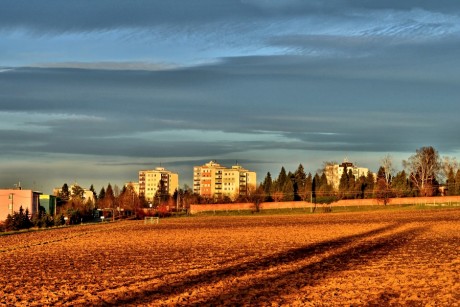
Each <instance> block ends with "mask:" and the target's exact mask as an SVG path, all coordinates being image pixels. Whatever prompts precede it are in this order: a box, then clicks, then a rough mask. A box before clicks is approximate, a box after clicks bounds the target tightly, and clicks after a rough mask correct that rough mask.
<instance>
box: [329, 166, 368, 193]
mask: <svg viewBox="0 0 460 307" xmlns="http://www.w3.org/2000/svg"><path fill="white" fill-rule="evenodd" d="M345 170H346V171H347V172H349V171H350V170H351V171H352V173H353V175H354V176H355V178H359V177H361V176H367V175H368V173H369V169H368V168H365V167H358V166H356V165H354V164H353V163H351V162H349V161H348V160H347V159H345V160H344V161H343V163H342V164H333V165H327V166H326V169H325V173H326V178H327V182H328V183H329V184H332V187H333V188H334V190H338V188H339V184H340V178H342V175H343V173H344V171H345Z"/></svg>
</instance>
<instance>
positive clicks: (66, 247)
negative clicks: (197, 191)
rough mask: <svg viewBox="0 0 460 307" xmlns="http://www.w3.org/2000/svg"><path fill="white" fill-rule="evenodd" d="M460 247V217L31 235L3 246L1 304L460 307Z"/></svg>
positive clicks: (110, 228) (220, 222) (125, 225)
mask: <svg viewBox="0 0 460 307" xmlns="http://www.w3.org/2000/svg"><path fill="white" fill-rule="evenodd" d="M459 242H460V210H459V209H443V210H418V211H417V210H414V211H394V212H392V211H373V212H358V213H340V214H313V215H311V214H308V215H286V216H243V217H241V216H238V217H237V216H233V217H232V216H229V217H191V218H177V219H162V220H161V222H160V224H159V225H144V224H143V222H142V221H125V222H117V223H111V224H109V223H107V224H100V225H88V226H78V227H69V228H62V229H56V230H49V231H42V232H30V233H23V234H18V235H11V236H2V237H0V259H1V260H0V261H1V262H0V264H1V271H0V304H2V305H31V306H33V305H73V306H78V305H106V306H111V305H113V306H115V305H116V306H118V305H133V306H135V305H152V306H175V305H177V306H184V305H214V306H215V305H256V306H280V305H285V306H318V305H353V306H359V305H379V306H381V305H392V304H397V305H399V304H406V305H415V306H417V305H423V306H426V305H433V306H434V305H437V306H456V305H457V306H458V302H459V301H460V286H459V285H460V277H459V276H460V243H459Z"/></svg>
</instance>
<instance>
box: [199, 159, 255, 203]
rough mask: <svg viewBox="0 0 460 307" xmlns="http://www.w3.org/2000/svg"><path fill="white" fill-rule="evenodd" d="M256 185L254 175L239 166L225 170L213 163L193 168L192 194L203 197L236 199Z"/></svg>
mask: <svg viewBox="0 0 460 307" xmlns="http://www.w3.org/2000/svg"><path fill="white" fill-rule="evenodd" d="M256 185H257V178H256V173H255V172H252V171H249V170H247V169H244V168H243V167H241V166H240V165H234V166H232V167H231V168H226V167H225V166H222V165H220V164H219V163H217V162H215V161H210V162H209V163H206V164H204V165H202V166H195V167H194V168H193V192H194V193H197V194H199V195H201V196H203V197H216V198H218V197H224V196H228V197H230V198H231V199H236V198H237V197H238V196H244V195H247V194H248V192H249V191H251V189H255V188H256Z"/></svg>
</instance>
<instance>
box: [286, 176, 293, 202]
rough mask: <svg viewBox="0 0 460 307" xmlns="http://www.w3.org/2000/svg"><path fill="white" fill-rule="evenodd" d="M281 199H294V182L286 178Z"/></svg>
mask: <svg viewBox="0 0 460 307" xmlns="http://www.w3.org/2000/svg"><path fill="white" fill-rule="evenodd" d="M283 200H284V201H293V200H294V184H293V181H292V180H286V182H285V184H284V187H283Z"/></svg>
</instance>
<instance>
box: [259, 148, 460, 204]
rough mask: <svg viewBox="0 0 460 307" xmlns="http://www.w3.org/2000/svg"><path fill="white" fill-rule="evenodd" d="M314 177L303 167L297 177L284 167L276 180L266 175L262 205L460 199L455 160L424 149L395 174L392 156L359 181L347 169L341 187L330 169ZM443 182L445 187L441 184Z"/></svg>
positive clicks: (260, 192) (260, 195) (459, 174)
mask: <svg viewBox="0 0 460 307" xmlns="http://www.w3.org/2000/svg"><path fill="white" fill-rule="evenodd" d="M332 164H336V163H333V162H325V163H324V167H323V169H322V170H321V171H319V172H317V173H316V174H315V175H314V176H313V175H312V174H311V173H309V174H306V173H305V171H304V167H303V166H302V164H300V165H299V167H298V168H297V170H296V171H295V172H294V173H291V172H289V173H286V170H285V169H284V167H282V168H281V171H280V173H279V175H278V177H277V178H276V179H272V176H271V174H270V173H267V175H266V177H265V179H264V181H263V182H262V183H261V184H260V186H259V187H258V188H257V191H256V194H257V195H258V196H259V199H261V200H263V201H268V202H270V201H299V200H303V201H310V202H319V203H327V202H331V201H335V200H340V199H363V198H377V199H380V200H382V201H383V202H384V203H387V202H388V200H389V199H390V198H392V197H417V196H437V195H448V196H454V195H460V168H459V163H458V162H457V161H456V160H455V158H449V157H444V158H443V159H441V157H440V155H439V153H438V152H437V151H436V150H435V149H434V148H433V147H421V148H420V149H417V150H416V152H415V154H414V155H412V156H410V157H409V159H408V160H404V161H402V164H403V167H404V170H401V171H399V172H396V171H395V169H394V168H393V161H392V159H391V156H389V155H387V156H385V157H383V158H382V160H381V166H380V168H379V170H378V172H377V174H375V175H374V174H373V173H372V172H369V173H368V174H367V175H366V176H360V177H358V178H356V176H355V175H354V174H353V171H352V169H348V170H347V168H346V167H345V168H344V172H343V174H342V176H341V177H340V181H339V184H338V187H336V188H334V187H333V183H332V182H328V176H327V175H326V173H327V172H328V169H327V165H332ZM442 179H444V182H445V184H442V185H441V184H440V181H441V180H442Z"/></svg>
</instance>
